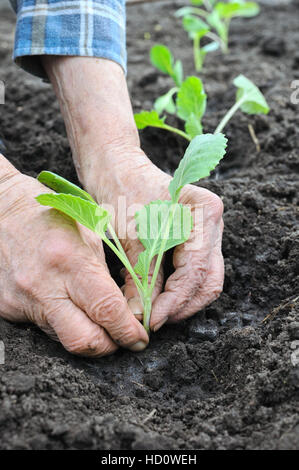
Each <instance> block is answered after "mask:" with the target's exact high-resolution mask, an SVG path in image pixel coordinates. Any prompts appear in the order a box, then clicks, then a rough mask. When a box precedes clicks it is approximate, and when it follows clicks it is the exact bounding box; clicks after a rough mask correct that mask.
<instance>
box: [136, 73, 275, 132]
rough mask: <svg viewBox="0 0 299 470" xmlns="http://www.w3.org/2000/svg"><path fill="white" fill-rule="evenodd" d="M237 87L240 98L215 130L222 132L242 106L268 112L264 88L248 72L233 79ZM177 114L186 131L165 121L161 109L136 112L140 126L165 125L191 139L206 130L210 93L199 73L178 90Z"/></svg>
mask: <svg viewBox="0 0 299 470" xmlns="http://www.w3.org/2000/svg"><path fill="white" fill-rule="evenodd" d="M233 83H234V85H235V86H236V87H237V93H236V101H235V103H234V105H233V106H232V108H231V109H229V110H228V111H227V113H226V114H225V116H224V117H223V118H222V119H221V121H220V123H219V124H218V126H217V127H216V129H215V134H217V133H219V132H221V131H222V130H223V129H224V127H225V126H226V125H227V123H228V122H229V121H230V119H231V118H232V117H233V116H234V114H235V113H236V112H237V111H238V109H240V110H241V111H243V112H244V113H246V114H267V113H268V112H269V109H270V108H269V106H268V104H267V102H266V100H265V98H264V96H263V94H262V93H261V91H260V90H259V89H258V88H257V87H256V86H255V85H254V83H253V82H251V81H250V80H248V78H246V77H245V76H244V75H239V76H238V77H237V78H235V80H234V81H233ZM174 106H175V109H176V115H177V116H178V117H179V118H180V119H182V120H183V121H184V127H185V131H182V130H180V129H177V128H175V127H172V126H169V125H168V124H166V123H165V119H166V116H159V114H158V113H157V111H142V112H141V113H139V114H135V122H136V125H137V127H138V129H144V128H146V127H148V126H151V127H159V128H161V129H165V130H168V131H171V132H174V133H176V134H179V135H180V136H182V137H184V138H185V139H186V140H188V141H190V140H191V139H192V138H193V137H195V136H196V135H200V134H202V132H203V127H202V122H201V121H202V117H203V115H204V113H205V110H206V94H205V92H204V89H203V85H202V82H201V80H200V79H199V78H197V77H188V78H187V79H186V80H185V81H184V82H183V83H182V85H181V87H180V89H179V90H178V91H177V95H176V102H175V105H174Z"/></svg>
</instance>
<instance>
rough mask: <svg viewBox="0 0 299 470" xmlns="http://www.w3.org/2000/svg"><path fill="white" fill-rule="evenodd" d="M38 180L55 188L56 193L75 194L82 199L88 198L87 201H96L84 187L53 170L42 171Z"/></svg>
mask: <svg viewBox="0 0 299 470" xmlns="http://www.w3.org/2000/svg"><path fill="white" fill-rule="evenodd" d="M37 179H38V181H39V182H40V183H43V184H45V185H46V186H48V187H49V188H51V189H53V191H55V192H56V193H64V194H73V195H74V196H79V197H81V198H82V199H86V200H87V201H91V202H95V201H94V200H93V198H92V197H91V196H90V194H88V193H87V192H86V191H84V190H83V189H81V188H79V186H76V185H75V184H73V183H70V182H69V181H68V180H66V179H65V178H62V177H61V176H59V175H56V173H52V172H51V171H42V172H41V173H40V174H39V175H38V177H37Z"/></svg>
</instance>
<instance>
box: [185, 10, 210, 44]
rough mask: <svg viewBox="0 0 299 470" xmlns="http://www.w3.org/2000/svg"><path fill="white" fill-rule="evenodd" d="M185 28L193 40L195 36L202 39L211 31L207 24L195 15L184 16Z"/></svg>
mask: <svg viewBox="0 0 299 470" xmlns="http://www.w3.org/2000/svg"><path fill="white" fill-rule="evenodd" d="M183 27H184V29H185V31H187V32H188V33H189V36H190V38H191V39H194V37H195V36H197V37H199V39H200V38H202V37H203V36H205V35H206V34H207V32H208V31H210V28H209V26H208V25H207V23H205V22H204V21H202V20H201V19H200V18H197V17H196V16H193V15H186V16H184V18H183Z"/></svg>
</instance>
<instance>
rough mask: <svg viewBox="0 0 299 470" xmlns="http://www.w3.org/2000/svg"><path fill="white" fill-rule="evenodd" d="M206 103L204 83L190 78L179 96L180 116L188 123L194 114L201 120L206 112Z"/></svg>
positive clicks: (185, 82)
mask: <svg viewBox="0 0 299 470" xmlns="http://www.w3.org/2000/svg"><path fill="white" fill-rule="evenodd" d="M206 101H207V95H206V94H205V92H204V88H203V84H202V81H201V80H200V79H199V78H197V77H188V78H187V79H186V80H185V81H184V82H183V84H182V86H181V88H180V89H179V91H178V94H177V100H176V105H177V108H178V116H179V117H180V118H181V119H183V120H185V121H187V120H188V118H189V116H190V115H191V114H194V116H196V117H197V118H198V119H199V120H200V119H201V118H202V116H203V115H204V113H205V110H206Z"/></svg>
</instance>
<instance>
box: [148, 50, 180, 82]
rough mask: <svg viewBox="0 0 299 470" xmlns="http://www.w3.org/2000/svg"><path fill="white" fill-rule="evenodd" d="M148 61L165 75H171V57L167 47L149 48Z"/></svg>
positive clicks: (172, 61)
mask: <svg viewBox="0 0 299 470" xmlns="http://www.w3.org/2000/svg"><path fill="white" fill-rule="evenodd" d="M150 59H151V62H152V64H153V65H154V67H156V68H157V69H158V70H161V72H163V73H166V74H167V75H170V76H172V74H173V63H174V60H173V56H172V54H171V52H170V50H169V49H168V47H166V46H163V45H160V44H157V45H155V46H153V47H152V48H151V51H150Z"/></svg>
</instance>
